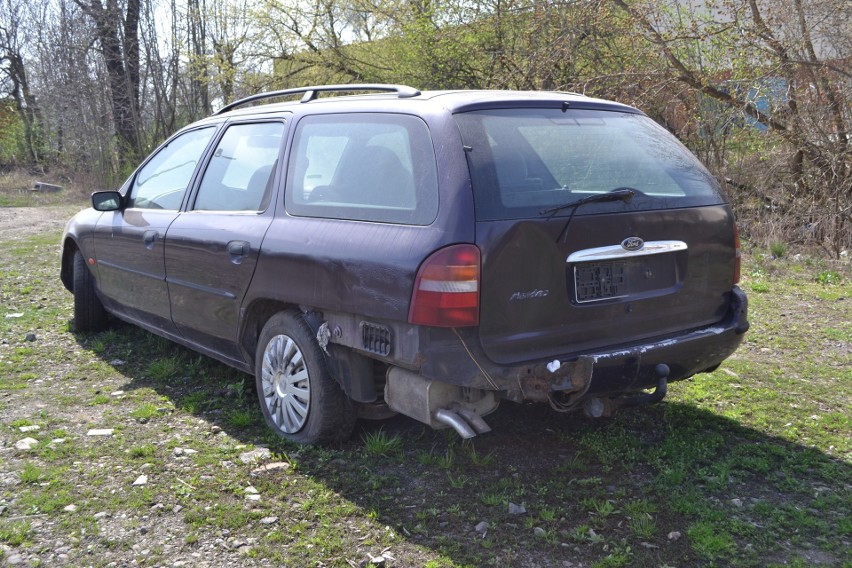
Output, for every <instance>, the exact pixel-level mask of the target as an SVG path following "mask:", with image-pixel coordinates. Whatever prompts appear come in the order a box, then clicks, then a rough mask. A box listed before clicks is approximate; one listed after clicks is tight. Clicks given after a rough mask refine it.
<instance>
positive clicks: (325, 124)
mask: <svg viewBox="0 0 852 568" xmlns="http://www.w3.org/2000/svg"><path fill="white" fill-rule="evenodd" d="M287 179H288V187H287V191H286V197H285V204H286V207H287V211H288V212H289V213H290V214H292V215H297V216H305V217H323V218H331V219H353V220H361V221H377V222H382V223H401V224H410V225H428V224H430V223H431V222H432V221H434V220H435V217H436V216H437V213H438V174H437V168H436V165H435V151H434V149H433V147H432V141H431V138H430V136H429V130H428V128H427V127H426V124H425V123H424V122H423V121H422V120H420V119H419V118H417V117H414V116H409V115H402V114H391V113H387V114H385V113H356V114H345V115H344V114H327V115H313V116H307V117H305V118H303V119H302V120H300V121H299V123H298V125H297V126H296V133H295V138H294V141H293V149H292V151H291V153H290V160H289V164H288V174H287Z"/></svg>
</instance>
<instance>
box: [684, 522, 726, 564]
mask: <svg viewBox="0 0 852 568" xmlns="http://www.w3.org/2000/svg"><path fill="white" fill-rule="evenodd" d="M687 534H688V535H689V539H690V541H691V544H692V547H693V548H694V549H695V550H696V551H698V552H699V553H700V554H701V555H702V556H704V557H706V558H709V559H710V560H715V559H717V558H720V557H722V556H727V555H729V554H731V553H732V552H733V551H734V548H735V546H736V543H735V542H734V539H733V537H732V536H731V535H730V534H728V533H727V532H726V531H724V530H723V529H720V527H718V526H715V525H714V524H713V523H709V522H699V523H696V524H694V525H692V526H690V527H689V530H688V531H687Z"/></svg>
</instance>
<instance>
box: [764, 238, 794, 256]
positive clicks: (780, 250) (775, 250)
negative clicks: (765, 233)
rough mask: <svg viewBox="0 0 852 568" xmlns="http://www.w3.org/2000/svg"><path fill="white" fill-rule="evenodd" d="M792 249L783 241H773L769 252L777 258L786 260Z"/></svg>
mask: <svg viewBox="0 0 852 568" xmlns="http://www.w3.org/2000/svg"><path fill="white" fill-rule="evenodd" d="M788 250H790V247H789V246H787V243H785V242H783V241H773V242H771V243H770V244H769V252H770V253H771V254H772V256H773V257H775V258H784V257H785V256H787V251H788Z"/></svg>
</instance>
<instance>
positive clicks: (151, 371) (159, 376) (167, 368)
mask: <svg viewBox="0 0 852 568" xmlns="http://www.w3.org/2000/svg"><path fill="white" fill-rule="evenodd" d="M164 341H165V340H164ZM182 367H183V362H182V360H181V358H179V357H163V358H162V359H157V360H156V361H154V362H152V363H151V364H150V365H148V369H147V370H146V373H147V375H148V376H149V377H150V378H151V379H152V380H154V381H156V382H158V383H167V382H169V381H174V380H175V379H176V378H177V377H178V376H179V374H180V372H181V369H182Z"/></svg>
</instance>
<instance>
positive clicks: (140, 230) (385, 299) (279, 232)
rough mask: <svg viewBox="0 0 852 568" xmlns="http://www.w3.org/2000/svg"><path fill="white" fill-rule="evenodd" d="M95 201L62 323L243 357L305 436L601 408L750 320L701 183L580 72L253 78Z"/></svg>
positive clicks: (680, 150) (296, 434) (276, 413)
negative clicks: (339, 79)
mask: <svg viewBox="0 0 852 568" xmlns="http://www.w3.org/2000/svg"><path fill="white" fill-rule="evenodd" d="M338 91H350V92H356V91H357V92H359V93H361V94H356V95H350V96H321V95H327V94H328V93H331V92H338ZM371 91H374V92H371ZM293 95H297V96H301V99H300V100H295V101H294V100H291V101H289V102H279V103H268V101H267V103H268V104H259V105H250V104H248V103H252V102H257V101H260V100H262V99H268V98H272V97H278V98H282V97H288V96H291V97H292V96H293ZM92 201H93V206H94V207H93V208H91V209H87V210H85V211H82V212H80V213H79V214H77V216H75V217H74V218H73V219H72V220H71V222H70V223H69V224H68V227H67V229H66V233H65V236H64V238H63V253H62V282H63V283H64V285H65V287H66V288H68V290H70V291H72V292H73V294H74V309H75V312H74V325H75V328H76V329H77V330H79V331H94V330H98V329H101V328H102V327H104V326H105V325H106V324H107V321H108V314H111V315H112V316H115V317H118V318H121V319H123V320H126V321H128V322H131V323H133V324H136V325H139V326H141V327H143V328H145V329H147V330H149V331H152V332H153V333H156V334H159V335H162V336H164V337H166V338H168V339H171V340H173V341H175V342H177V343H180V344H183V345H185V346H188V347H190V348H192V349H195V350H197V351H199V352H201V353H204V354H206V355H209V356H211V357H214V358H216V359H218V360H220V361H223V362H225V363H227V364H228V365H232V366H234V367H236V368H238V369H241V370H243V371H246V372H249V373H252V374H254V376H255V378H256V383H257V393H258V397H259V399H260V406H261V408H262V410H263V414H264V416H265V418H266V420H267V422H268V424H269V426H270V427H271V428H273V429H274V430H275V431H276V432H277V433H278V434H281V435H283V436H285V437H287V438H289V439H291V440H294V441H297V442H303V443H325V442H332V441H336V440H341V439H345V438H347V437H348V436H349V435H350V434H351V432H352V430H353V427H354V423H355V419H356V417H358V416H362V417H367V418H370V417H372V418H377V417H385V416H389V415H392V414H393V413H402V414H405V415H407V416H410V417H413V418H415V419H417V420H419V421H421V422H424V423H426V424H429V425H431V426H432V427H436V428H440V427H447V426H449V427H452V428H454V429H455V430H456V431H457V432H458V433H459V434H461V435H462V436H465V437H470V436H474V435H475V434H477V433H482V432H485V431H487V430H488V426H487V424H486V422H485V421H484V420H483V417H484V416H486V415H487V414H489V413H490V412H492V411H494V410H495V409H496V408H497V406H498V404H499V402H500V401H501V400H504V399H505V400H510V401H513V402H522V401H536V402H542V403H549V405H550V406H551V407H552V408H554V409H556V410H558V411H570V410H575V409H583V410H585V412H586V413H587V414H588V415H590V416H595V417H597V416H602V415H608V414H610V413H612V412H613V411H614V410H615V409H616V408H618V407H619V406H624V405H635V404H639V403H642V402H651V401H655V400H659V399H661V398H662V397H663V396H664V395H665V392H666V385H667V383H668V382H670V381H677V380H681V379H685V378H687V377H690V376H692V375H694V374H695V373H700V372H705V371H709V370H712V369H714V368H716V367H717V366H718V365H719V363H720V362H721V361H722V360H724V359H725V358H726V357H727V356H729V355H730V354H731V353H732V352H733V351H734V350H735V349H736V347H737V346H738V345H739V343H740V342H741V340H742V337H743V335H742V334H743V333H744V332H745V331H746V330H747V328H748V322H747V311H746V305H747V302H746V297H745V295H744V294H743V293H742V292H741V291H740V289H739V288H738V287H737V286H736V283H737V281H738V279H739V243H738V238H737V233H736V227H735V225H734V217H733V214H732V212H731V207H730V205H729V204H728V202H727V200H726V198H725V196H724V195H723V194H722V191H721V189H720V187H719V186H718V184H717V182H716V181H715V180H714V179H713V177H712V176H711V175H710V174H709V173H708V172H707V171H706V170H705V169H704V168H703V167H702V166H701V165H700V164H699V163H698V161H697V160H696V159H695V157H694V156H692V155H691V154H690V153H689V152H688V151H687V150H686V149H685V148H684V147H683V146H682V145H681V144H680V143H678V142H677V140H675V138H674V137H672V136H671V135H670V134H669V133H668V132H666V131H665V130H664V129H663V128H661V127H659V126H658V125H656V124H655V123H654V122H653V121H652V120H650V119H649V118H648V117H646V116H645V115H644V114H642V113H641V112H639V111H638V110H636V109H634V108H631V107H628V106H624V105H621V104H617V103H614V102H608V101H603V100H597V99H592V98H587V97H584V96H580V95H574V94H566V93H557V92H536V93H530V92H507V91H452V92H451V91H442V92H422V93H421V92H419V91H417V90H415V89H413V88H410V87H404V86H393V85H348V86H318V87H306V88H303V89H291V90H287V91H277V92H272V93H264V94H260V95H256V96H253V97H249V98H247V99H243V100H241V101H237V102H235V103H233V104H230V105H228V106H227V107H225V108H223V109H222V111H220V112H218V113H216V114H215V115H214V116H212V117H210V118H207V119H205V120H202V121H200V122H197V123H195V124H192V125H190V126H188V127H186V128H184V129H183V130H181V131H179V132H178V133H177V134H175V135H174V136H173V137H172V138H170V139H169V140H168V141H167V142H166V143H165V144H163V145H162V146H161V147H160V148H159V149H157V150H156V151H155V152H154V153H153V154H152V155H151V156H150V157H149V158H148V159H146V160H145V161H144V162H143V163H142V165H141V166H140V167H139V168H138V169H137V170H136V172H135V173H133V175H132V176H130V178H129V179H128V180H127V181H126V182H125V183H124V185H123V186H122V187H121V188H120V189H119V190H118V191H106V192H97V193H95V194H93V196H92ZM646 388H647V389H650V388H654V389H655V391H654V392H651V393H641V391H642V390H643V389H646Z"/></svg>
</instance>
